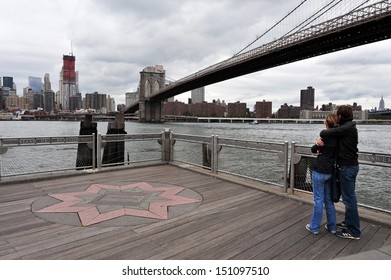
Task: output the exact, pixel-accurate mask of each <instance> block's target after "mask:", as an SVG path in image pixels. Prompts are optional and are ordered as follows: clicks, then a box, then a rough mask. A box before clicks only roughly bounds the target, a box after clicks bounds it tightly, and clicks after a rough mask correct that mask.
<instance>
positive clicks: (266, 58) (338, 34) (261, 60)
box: [125, 14, 391, 113]
mask: <svg viewBox="0 0 391 280" xmlns="http://www.w3.org/2000/svg"><path fill="white" fill-rule="evenodd" d="M390 37H391V14H388V15H385V16H383V17H381V18H375V19H372V20H368V21H363V22H362V23H361V24H359V25H357V24H356V25H352V26H346V27H343V28H342V27H341V29H339V30H334V31H333V32H330V33H324V34H319V35H315V36H313V37H311V38H309V39H306V40H303V41H300V42H297V43H295V44H292V45H287V46H285V47H281V48H276V49H275V50H274V51H269V52H267V53H261V54H260V55H259V56H251V57H249V58H247V59H243V60H241V61H238V62H236V63H234V64H228V65H227V66H226V67H219V68H216V69H215V70H211V71H209V72H206V73H204V74H200V75H194V76H193V78H191V79H187V80H184V81H183V82H176V83H173V84H171V85H170V86H167V87H165V88H163V89H161V90H160V91H158V92H156V93H154V94H152V95H151V96H150V97H149V99H150V100H165V99H167V98H170V97H172V96H175V95H178V94H181V93H184V92H187V91H190V90H192V89H195V88H199V87H202V86H207V85H210V84H214V83H217V82H221V81H225V80H228V79H232V78H235V77H239V76H242V75H246V74H250V73H254V72H258V71H262V70H266V69H269V68H273V67H277V66H280V65H284V64H288V63H293V62H296V61H300V60H304V59H307V58H311V57H315V56H319V55H324V54H327V53H331V52H336V51H340V50H343V49H348V48H353V47H357V46H360V45H364V44H369V43H373V42H378V41H381V40H386V39H389V38H390ZM136 110H138V104H133V105H131V106H130V107H128V108H126V109H125V112H126V113H131V112H135V111H136Z"/></svg>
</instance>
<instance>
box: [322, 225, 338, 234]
mask: <svg viewBox="0 0 391 280" xmlns="http://www.w3.org/2000/svg"><path fill="white" fill-rule="evenodd" d="M324 227H325V228H326V229H327V231H328V232H331V233H333V234H335V233H336V232H337V231H336V230H329V228H328V226H327V224H325V225H324Z"/></svg>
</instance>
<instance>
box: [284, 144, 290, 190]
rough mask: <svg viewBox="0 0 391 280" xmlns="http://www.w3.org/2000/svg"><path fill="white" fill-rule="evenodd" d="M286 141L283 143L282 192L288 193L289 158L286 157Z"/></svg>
mask: <svg viewBox="0 0 391 280" xmlns="http://www.w3.org/2000/svg"><path fill="white" fill-rule="evenodd" d="M288 148H289V147H288V141H285V142H284V192H285V193H287V192H288V170H289V157H288V150H289V149H288Z"/></svg>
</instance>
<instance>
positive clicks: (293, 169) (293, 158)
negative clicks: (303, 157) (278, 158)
mask: <svg viewBox="0 0 391 280" xmlns="http://www.w3.org/2000/svg"><path fill="white" fill-rule="evenodd" d="M290 170H291V172H290V184H289V187H290V192H291V194H293V193H294V187H295V142H293V141H292V145H291V168H290Z"/></svg>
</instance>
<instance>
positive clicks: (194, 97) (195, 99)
mask: <svg viewBox="0 0 391 280" xmlns="http://www.w3.org/2000/svg"><path fill="white" fill-rule="evenodd" d="M204 101H205V87H200V88H196V89H193V90H192V91H191V103H192V104H196V103H202V102H204Z"/></svg>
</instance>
